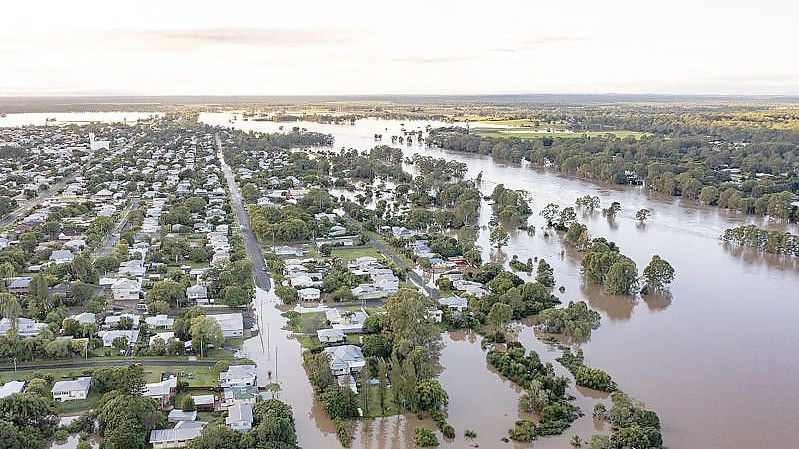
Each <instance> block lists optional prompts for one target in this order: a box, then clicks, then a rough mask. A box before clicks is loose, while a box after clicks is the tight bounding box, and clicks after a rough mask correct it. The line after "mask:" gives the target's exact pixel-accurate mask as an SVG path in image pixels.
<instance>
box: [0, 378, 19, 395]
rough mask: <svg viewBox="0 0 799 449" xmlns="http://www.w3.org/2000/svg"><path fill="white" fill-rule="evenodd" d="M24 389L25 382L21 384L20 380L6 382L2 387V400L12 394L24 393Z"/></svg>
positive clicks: (0, 393)
mask: <svg viewBox="0 0 799 449" xmlns="http://www.w3.org/2000/svg"><path fill="white" fill-rule="evenodd" d="M24 388H25V382H20V381H18V380H12V381H10V382H6V383H4V384H3V386H0V399H2V398H5V397H8V396H11V395H12V394H16V393H22V390H23V389H24Z"/></svg>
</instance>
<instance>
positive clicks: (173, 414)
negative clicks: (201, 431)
mask: <svg viewBox="0 0 799 449" xmlns="http://www.w3.org/2000/svg"><path fill="white" fill-rule="evenodd" d="M195 420H197V410H192V411H183V410H178V409H172V410H171V411H170V412H169V415H168V416H167V421H169V422H171V423H177V422H180V421H195Z"/></svg>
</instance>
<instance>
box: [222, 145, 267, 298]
mask: <svg viewBox="0 0 799 449" xmlns="http://www.w3.org/2000/svg"><path fill="white" fill-rule="evenodd" d="M216 144H217V147H218V148H219V153H218V156H219V161H220V162H221V163H222V173H224V175H225V180H226V181H227V185H228V190H229V192H230V199H231V202H232V205H233V210H234V211H235V212H236V216H237V217H238V220H239V225H240V226H241V234H242V237H243V238H244V246H245V247H246V249H247V255H248V256H249V257H250V260H251V261H252V266H253V277H254V278H255V285H256V286H257V287H258V288H260V289H262V290H265V291H269V290H270V289H271V288H272V281H271V279H270V278H269V275H268V274H267V272H266V263H265V262H264V256H263V254H262V253H261V247H260V245H259V244H258V240H257V239H256V238H255V235H254V234H253V233H252V230H251V229H250V219H249V217H247V210H246V209H245V208H244V202H243V201H242V200H241V191H240V190H239V186H238V185H237V184H236V177H235V176H234V175H233V170H231V169H230V166H229V165H228V164H227V163H226V162H225V157H224V155H223V154H222V139H221V138H220V137H219V134H217V135H216Z"/></svg>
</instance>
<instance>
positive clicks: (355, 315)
mask: <svg viewBox="0 0 799 449" xmlns="http://www.w3.org/2000/svg"><path fill="white" fill-rule="evenodd" d="M325 318H327V321H329V322H330V324H331V326H332V327H333V329H338V330H340V331H342V332H344V333H345V334H353V333H360V332H363V323H364V321H366V319H367V318H369V315H367V314H366V312H364V311H362V310H360V311H347V312H344V313H341V312H340V311H339V310H338V309H330V310H326V311H325Z"/></svg>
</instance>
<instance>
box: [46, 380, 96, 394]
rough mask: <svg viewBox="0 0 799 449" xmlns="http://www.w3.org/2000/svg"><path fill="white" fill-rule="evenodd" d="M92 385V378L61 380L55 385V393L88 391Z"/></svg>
mask: <svg viewBox="0 0 799 449" xmlns="http://www.w3.org/2000/svg"><path fill="white" fill-rule="evenodd" d="M91 384H92V378H91V377H78V378H77V379H75V380H59V381H58V382H56V383H54V384H53V389H52V390H51V391H52V392H53V393H55V392H59V391H88V390H89V385H91Z"/></svg>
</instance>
